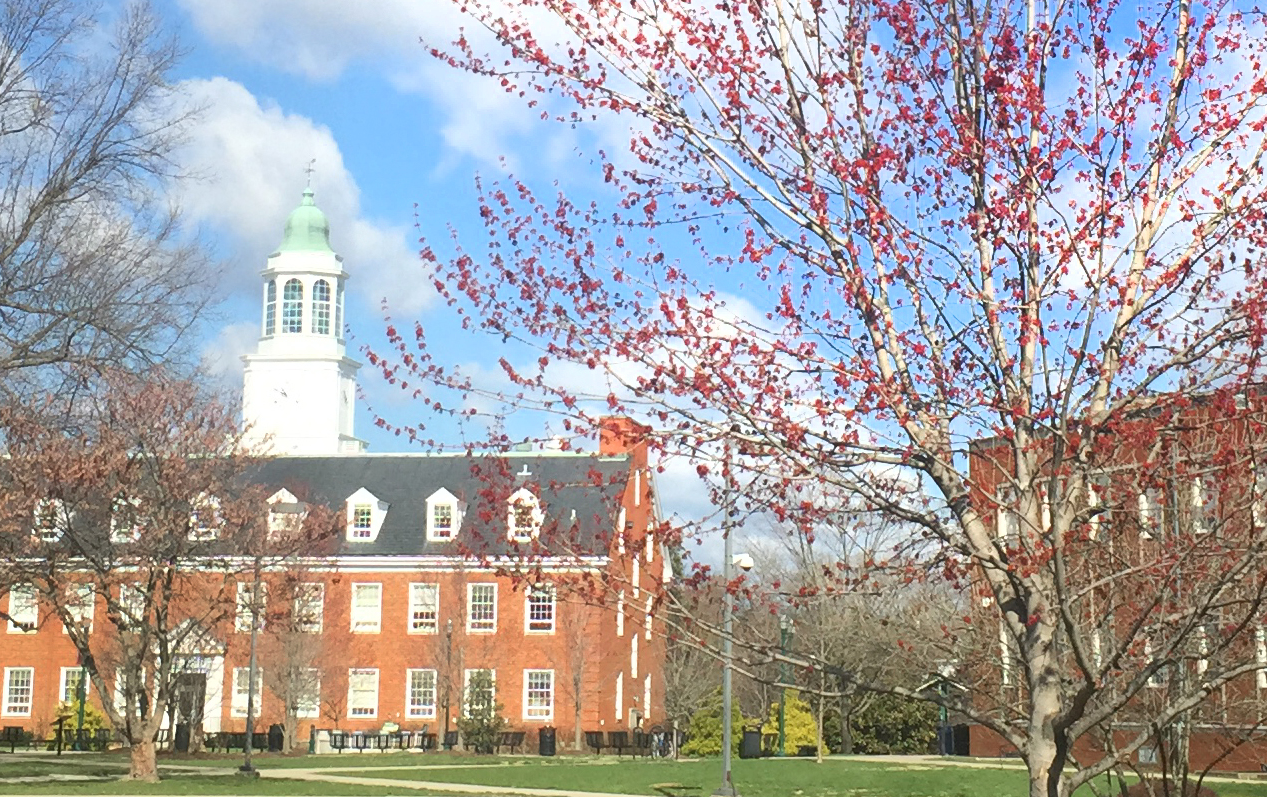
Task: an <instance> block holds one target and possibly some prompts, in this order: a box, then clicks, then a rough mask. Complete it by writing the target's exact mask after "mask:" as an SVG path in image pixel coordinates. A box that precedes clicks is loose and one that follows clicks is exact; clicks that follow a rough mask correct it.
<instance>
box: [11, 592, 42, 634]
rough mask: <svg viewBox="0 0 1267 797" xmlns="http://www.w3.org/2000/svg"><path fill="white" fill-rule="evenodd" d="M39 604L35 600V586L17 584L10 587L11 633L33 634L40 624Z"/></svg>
mask: <svg viewBox="0 0 1267 797" xmlns="http://www.w3.org/2000/svg"><path fill="white" fill-rule="evenodd" d="M39 619H40V612H39V604H38V603H36V600H35V587H32V586H31V585H29V584H16V585H14V586H13V587H11V588H10V589H9V633H10V634H31V633H34V632H35V626H36V625H38V624H39Z"/></svg>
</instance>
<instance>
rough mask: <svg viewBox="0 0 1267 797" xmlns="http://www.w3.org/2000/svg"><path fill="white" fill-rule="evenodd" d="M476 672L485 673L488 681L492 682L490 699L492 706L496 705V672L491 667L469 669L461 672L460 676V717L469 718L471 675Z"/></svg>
mask: <svg viewBox="0 0 1267 797" xmlns="http://www.w3.org/2000/svg"><path fill="white" fill-rule="evenodd" d="M477 672H487V673H488V676H489V681H491V682H492V687H493V694H492V696H491V699H492V701H493V705H494V706H496V705H497V670H495V669H493V668H492V667H471V668H469V669H467V670H465V671H464V672H463V675H462V716H463V717H469V716H470V708H471V700H470V698H471V675H472V674H474V673H477Z"/></svg>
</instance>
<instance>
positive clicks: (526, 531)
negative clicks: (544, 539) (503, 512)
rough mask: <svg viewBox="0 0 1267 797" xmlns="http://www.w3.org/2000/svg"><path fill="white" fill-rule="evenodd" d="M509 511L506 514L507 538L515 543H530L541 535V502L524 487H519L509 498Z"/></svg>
mask: <svg viewBox="0 0 1267 797" xmlns="http://www.w3.org/2000/svg"><path fill="white" fill-rule="evenodd" d="M509 504H510V511H509V512H508V513H507V519H506V525H507V527H508V529H507V536H509V537H510V539H512V540H514V541H515V542H531V541H532V540H535V539H536V538H537V536H538V535H539V534H541V521H542V518H543V514H542V512H541V502H540V501H539V500H538V499H537V496H536V495H534V494H533V493H532V491H531V490H529V489H528V488H526V487H521V488H519V489H518V490H516V491H515V493H514V494H513V495H511V496H510V501H509Z"/></svg>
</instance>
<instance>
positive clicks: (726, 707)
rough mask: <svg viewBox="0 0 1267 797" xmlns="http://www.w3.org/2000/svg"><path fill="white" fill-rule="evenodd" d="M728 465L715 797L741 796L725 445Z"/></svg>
mask: <svg viewBox="0 0 1267 797" xmlns="http://www.w3.org/2000/svg"><path fill="white" fill-rule="evenodd" d="M725 456H726V463H725V471H724V473H723V474H722V476H723V478H724V479H725V480H726V482H725V485H724V492H723V503H724V504H725V506H724V507H723V512H724V514H723V515H722V539H723V541H724V543H725V552H724V553H723V555H722V579H723V580H724V581H725V582H726V583H725V588H724V591H723V592H722V641H721V650H722V675H721V786H720V787H719V788H718V789H717V791H715V792H713V797H738V792H736V791H735V783H734V780H733V779H732V778H731V774H730V749H731V739H733V738H734V728H732V727H731V716H730V709H731V674H732V671H733V669H734V666H735V653H734V647H733V645H732V643H731V636H732V634H733V632H734V624H735V605H734V603H733V601H732V600H731V595H730V582H731V580H733V579H734V569H735V561H734V540H733V539H732V534H731V532H732V531H733V529H732V527H731V511H732V507H733V499H732V496H731V483H730V480H731V473H730V444H729V443H727V444H726V454H725Z"/></svg>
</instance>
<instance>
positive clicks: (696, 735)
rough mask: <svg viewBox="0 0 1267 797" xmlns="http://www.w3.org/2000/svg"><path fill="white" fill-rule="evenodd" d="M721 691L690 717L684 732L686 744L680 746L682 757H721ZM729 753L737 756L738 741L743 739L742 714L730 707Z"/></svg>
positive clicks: (736, 707)
mask: <svg viewBox="0 0 1267 797" xmlns="http://www.w3.org/2000/svg"><path fill="white" fill-rule="evenodd" d="M721 704H722V699H721V690H720V689H719V690H717V692H715V693H714V694H713V696H712V697H711V698H709V700H708V702H707V703H705V704H704V705H703V707H701V708H700V710H699V711H696V712H695V713H694V714H692V715H691V724H690V727H689V728H688V729H687V731H686V737H687V738H686V744H684V745H682V755H688V756H706V755H721V737H722V727H721V726H722V721H721V716H722V714H721ZM730 727H731V731H732V733H731V737H730V748H731V749H730V752H731V754H732V755H739V740H740V739H742V738H743V714H742V713H741V712H740V711H739V706H738V705H735V704H734V703H732V704H731V706H730Z"/></svg>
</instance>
